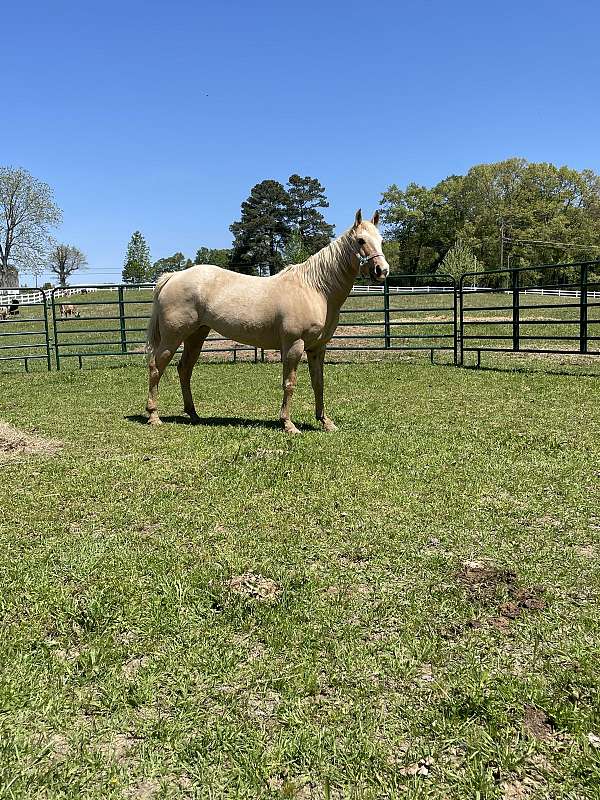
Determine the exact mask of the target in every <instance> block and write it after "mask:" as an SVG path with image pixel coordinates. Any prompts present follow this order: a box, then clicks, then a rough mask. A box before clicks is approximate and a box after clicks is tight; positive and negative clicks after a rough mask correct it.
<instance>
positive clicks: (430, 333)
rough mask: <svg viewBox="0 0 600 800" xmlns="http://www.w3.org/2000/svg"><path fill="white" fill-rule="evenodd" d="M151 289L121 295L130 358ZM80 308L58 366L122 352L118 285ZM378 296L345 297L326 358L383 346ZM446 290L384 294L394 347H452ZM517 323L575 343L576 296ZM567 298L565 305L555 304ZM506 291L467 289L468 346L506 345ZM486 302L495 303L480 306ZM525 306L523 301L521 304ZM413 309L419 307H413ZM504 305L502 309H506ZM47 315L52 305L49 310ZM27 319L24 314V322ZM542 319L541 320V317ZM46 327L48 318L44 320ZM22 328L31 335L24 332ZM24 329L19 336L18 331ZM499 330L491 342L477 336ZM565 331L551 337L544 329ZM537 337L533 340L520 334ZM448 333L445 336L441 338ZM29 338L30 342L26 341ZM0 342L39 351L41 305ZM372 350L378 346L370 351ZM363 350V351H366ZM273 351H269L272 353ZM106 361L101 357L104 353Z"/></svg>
mask: <svg viewBox="0 0 600 800" xmlns="http://www.w3.org/2000/svg"><path fill="white" fill-rule="evenodd" d="M151 296H152V293H151V292H150V291H140V290H137V289H126V290H125V293H124V299H125V316H126V320H125V333H124V338H125V349H126V351H127V353H128V354H129V358H127V357H125V359H126V360H129V362H130V363H131V362H132V361H135V360H136V358H135V356H136V353H139V352H142V351H143V346H144V338H145V328H146V320H147V316H148V314H149V311H150V304H149V301H150V300H151ZM67 300H68V301H70V302H72V304H73V305H75V306H76V307H77V309H78V311H79V313H80V317H79V318H69V319H64V320H61V319H60V317H59V315H58V308H57V322H56V325H57V330H58V339H59V347H60V355H61V359H62V362H61V366H62V367H63V368H73V367H77V366H78V363H79V362H78V358H77V357H76V355H77V354H78V353H82V354H83V355H84V365H88V364H89V363H90V361H92V362H95V361H97V359H96V358H95V356H94V354H98V353H110V354H113V355H115V356H117V355H118V356H119V358H120V359H122V358H123V356H122V355H121V353H122V340H123V337H122V332H121V330H120V323H119V307H118V303H117V300H118V297H117V293H116V292H108V291H106V292H96V293H93V294H88V295H79V296H74V297H72V298H67ZM383 303H384V300H383V297H382V296H381V295H370V296H351V297H349V298H348V300H347V301H346V304H345V305H344V308H343V310H342V314H341V317H340V325H339V327H338V330H337V332H336V337H335V339H334V341H333V342H332V345H331V348H330V358H331V359H332V360H336V359H337V360H339V359H340V358H346V357H347V355H345V354H344V353H345V350H344V349H343V348H351V349H353V348H359V347H360V348H366V349H367V350H368V349H375V348H382V347H383V345H384V340H383V337H384V332H385V331H384V309H383ZM452 303H453V300H452V296H451V295H448V294H427V293H423V294H407V295H396V294H391V296H390V320H391V330H390V333H391V337H392V338H391V343H392V346H393V347H422V348H425V349H427V348H430V347H436V346H437V347H439V346H446V347H449V348H451V347H452V344H453V341H452V333H453V327H452V324H451V323H452V318H453V316H452ZM521 304H522V306H523V308H522V310H521V326H520V333H521V336H522V337H523V338H522V342H521V346H522V348H527V347H534V346H536V347H539V348H542V349H556V348H558V349H567V350H568V349H573V350H576V349H577V348H578V347H579V338H578V337H579V316H578V315H579V305H578V300H576V299H575V298H564V297H560V298H559V297H554V296H540V295H534V294H532V295H522V296H521ZM563 304H565V305H566V306H567V307H560V306H561V305H563ZM511 305H512V298H511V295H510V294H504V293H502V292H494V293H490V294H476V295H469V294H467V295H465V301H464V308H465V314H464V317H465V321H466V323H467V325H466V329H465V333H466V334H467V335H468V336H470V337H476V338H472V339H469V340H468V341H467V342H466V343H467V344H468V346H470V347H478V346H486V345H488V346H490V345H492V346H497V347H506V348H507V349H510V348H511V347H512V324H511V322H510V318H511V317H510V315H511ZM488 306H496V307H499V308H500V310H494V311H489V310H486V307H488ZM526 306H527V307H526ZM418 309H425V310H424V311H418ZM504 309H506V310H504ZM49 316H50V317H51V316H52V315H51V310H50V311H49ZM588 318H589V326H588V328H589V331H588V332H589V336H590V337H594V336H596V337H598V336H600V302H598V304H597V305H591V306H590V307H589V309H588ZM23 320H29V321H23ZM542 320H547V321H548V322H547V323H544V324H540V321H542ZM49 324H50V330H51V332H52V327H53V326H52V319H50V322H49ZM27 332H29V334H34V335H25V334H26V333H27ZM20 333H21V334H22V335H19V334H20ZM484 335H487V336H500V337H505V338H503V339H502V338H501V339H499V340H495V341H490V340H487V341H486V340H484V339H481V338H479V337H480V336H484ZM558 335H560V336H565V337H571V338H566V339H564V340H561V341H555V342H551V341H550V340H548V339H547V338H546V337H548V336H558ZM528 336H535V337H539V338H537V339H526V338H525V337H528ZM440 337H446V338H440ZM31 345H35V347H31ZM1 347H10V349H7V350H2V349H0V358H1V357H2V356H7V355H10V356H23V355H27V354H29V355H31V354H37V355H44V354H45V343H44V334H43V308H42V307H41V306H39V305H37V306H36V305H33V306H29V307H27V308H23V309H22V310H21V317H20V318H17V319H11V320H10V321H9V322H4V323H0V348H1ZM232 347H233V343H232V342H229V341H221V340H220V337H218V335H216V334H214V333H213V334H211V336H210V338H209V340H208V343H207V345H206V346H205V350H206V352H205V355H204V356H203V358H204V359H206V360H215V359H217V360H218V359H231V358H232V354H231V348H232ZM589 350H590V352H598V351H600V341H596V340H594V339H592V338H590V341H589ZM375 352H377V351H375ZM367 355H368V354H367ZM237 357H238V358H240V359H242V360H251V359H253V357H254V351H253V350H251V349H244V350H241V349H240V350H239V352H238V354H237ZM272 357H273V358H275V357H276V356H275V355H272ZM102 361H104V362H105V363H106V358H104V357H103V358H102ZM45 363H46V362H45V361H44V360H42V359H40V360H38V361H35V362H34V361H32V362H31V363H30V368H31V369H36V368H37V369H38V370H39V369H45ZM9 369H10V370H12V371H14V370H18V369H22V362H21V361H0V371H7V370H9Z"/></svg>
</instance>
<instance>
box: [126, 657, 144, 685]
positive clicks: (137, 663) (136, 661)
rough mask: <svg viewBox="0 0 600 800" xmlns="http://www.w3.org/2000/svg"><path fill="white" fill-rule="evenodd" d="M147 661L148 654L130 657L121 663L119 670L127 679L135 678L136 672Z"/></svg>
mask: <svg viewBox="0 0 600 800" xmlns="http://www.w3.org/2000/svg"><path fill="white" fill-rule="evenodd" d="M149 663H150V659H149V658H148V656H136V657H135V658H130V659H129V661H127V662H126V663H125V664H123V667H122V670H121V671H122V672H123V675H124V676H125V677H126V678H127V679H128V680H131V678H135V676H136V675H137V674H138V672H139V671H140V670H141V669H143V668H144V667H146V666H147V665H148V664H149Z"/></svg>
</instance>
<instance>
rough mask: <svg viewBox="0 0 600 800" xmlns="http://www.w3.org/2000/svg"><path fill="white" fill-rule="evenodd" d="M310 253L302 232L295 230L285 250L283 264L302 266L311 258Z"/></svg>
mask: <svg viewBox="0 0 600 800" xmlns="http://www.w3.org/2000/svg"><path fill="white" fill-rule="evenodd" d="M311 255H312V253H310V252H309V251H308V250H307V249H306V248H305V246H304V244H303V242H302V237H301V236H300V231H298V230H293V231H292V232H291V234H290V238H289V239H288V241H287V244H286V245H285V247H284V249H283V263H284V264H286V265H287V264H301V263H302V262H303V261H306V259H307V258H308V257H309V256H311Z"/></svg>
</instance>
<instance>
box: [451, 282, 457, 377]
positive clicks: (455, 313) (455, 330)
mask: <svg viewBox="0 0 600 800" xmlns="http://www.w3.org/2000/svg"><path fill="white" fill-rule="evenodd" d="M452 280H453V281H454V311H453V314H454V319H453V322H454V325H453V326H452V327H453V331H454V366H455V367H457V366H458V314H457V311H458V287H457V285H456V278H453V279H452Z"/></svg>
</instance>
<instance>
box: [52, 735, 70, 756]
mask: <svg viewBox="0 0 600 800" xmlns="http://www.w3.org/2000/svg"><path fill="white" fill-rule="evenodd" d="M48 745H49V747H50V748H51V754H50V757H51V758H52V760H53V761H56V762H59V763H60V762H63V761H66V759H67V756H68V755H69V750H70V749H71V748H70V746H69V741H68V739H67V737H66V736H64V735H63V734H62V733H54V734H52V736H51V737H50V740H49V742H48Z"/></svg>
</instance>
